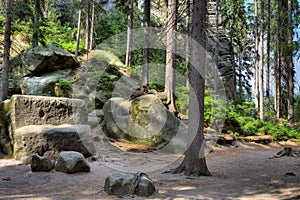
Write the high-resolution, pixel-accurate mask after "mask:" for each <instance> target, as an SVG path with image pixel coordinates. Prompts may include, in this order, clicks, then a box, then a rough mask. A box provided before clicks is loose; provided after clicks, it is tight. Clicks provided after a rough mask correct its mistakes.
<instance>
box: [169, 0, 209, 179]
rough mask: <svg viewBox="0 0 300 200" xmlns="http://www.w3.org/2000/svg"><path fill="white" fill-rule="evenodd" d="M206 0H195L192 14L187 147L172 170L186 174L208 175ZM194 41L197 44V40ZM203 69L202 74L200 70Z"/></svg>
mask: <svg viewBox="0 0 300 200" xmlns="http://www.w3.org/2000/svg"><path fill="white" fill-rule="evenodd" d="M206 6H207V0H194V2H193V18H192V27H193V29H192V33H191V35H192V39H194V42H192V44H191V60H192V62H193V63H194V66H191V67H190V73H189V79H190V87H191V90H190V101H189V121H188V140H189V141H188V145H189V146H188V149H187V151H186V152H185V157H184V160H183V161H182V163H181V164H180V166H179V167H177V168H176V169H175V170H174V171H173V173H181V172H184V174H185V175H187V176H200V175H205V176H209V175H211V174H210V172H209V170H208V168H207V165H206V160H205V154H204V125H203V124H204V90H205V77H204V74H205V69H204V68H205V66H206V64H207V63H206V60H205V57H206V55H205V51H204V50H201V49H200V48H199V47H198V46H197V45H199V44H200V45H201V46H202V47H203V48H204V49H206V43H207V38H206V30H207V29H206V28H207V20H206V19H207V7H206ZM196 43H197V44H196ZM200 71H202V74H200V73H199V72H200Z"/></svg>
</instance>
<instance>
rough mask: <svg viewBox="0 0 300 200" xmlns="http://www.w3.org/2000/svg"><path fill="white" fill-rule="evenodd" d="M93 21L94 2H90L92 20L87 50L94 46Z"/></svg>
mask: <svg viewBox="0 0 300 200" xmlns="http://www.w3.org/2000/svg"><path fill="white" fill-rule="evenodd" d="M94 21H95V2H94V0H92V19H91V30H90V38H89V40H90V41H89V50H92V49H93V44H94Z"/></svg>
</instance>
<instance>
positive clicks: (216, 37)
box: [214, 0, 219, 99]
mask: <svg viewBox="0 0 300 200" xmlns="http://www.w3.org/2000/svg"><path fill="white" fill-rule="evenodd" d="M214 55H215V59H214V62H215V65H216V66H215V68H214V92H215V95H214V98H215V99H216V98H217V95H216V94H217V90H218V85H217V83H218V81H217V80H218V66H219V0H216V33H215V53H214Z"/></svg>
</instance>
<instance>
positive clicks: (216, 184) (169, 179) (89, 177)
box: [0, 143, 300, 200]
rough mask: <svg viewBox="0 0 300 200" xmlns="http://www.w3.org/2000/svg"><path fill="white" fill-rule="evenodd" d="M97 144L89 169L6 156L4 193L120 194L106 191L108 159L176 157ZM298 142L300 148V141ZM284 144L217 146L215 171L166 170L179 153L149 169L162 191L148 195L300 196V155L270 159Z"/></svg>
mask: <svg viewBox="0 0 300 200" xmlns="http://www.w3.org/2000/svg"><path fill="white" fill-rule="evenodd" d="M97 146H98V147H99V149H101V152H102V154H101V155H100V154H98V157H99V160H97V161H96V162H92V163H91V172H90V173H78V174H64V173H60V172H55V171H52V172H50V173H44V172H40V173H32V172H30V167H29V166H26V165H21V164H20V163H19V162H18V161H15V160H12V159H8V158H3V157H2V159H0V199H8V200H10V199H18V200H19V199H36V200H37V199H38V200H42V199H45V200H48V199H49V200H50V199H57V200H66V199H70V200H71V199H72V200H73V199H120V198H118V197H112V196H108V195H107V194H106V193H105V192H104V191H103V185H104V181H105V177H106V176H107V175H108V174H110V173H116V172H117V170H115V169H112V168H109V167H107V166H108V165H109V164H112V163H114V164H113V165H112V166H113V167H115V166H121V167H120V168H122V165H123V166H125V168H126V166H127V168H126V169H128V165H129V164H130V163H131V164H132V165H134V166H135V168H132V167H130V169H133V170H139V167H138V166H137V162H138V161H139V159H141V161H140V162H141V165H143V163H142V162H145V160H146V159H145V157H148V160H147V161H148V162H149V163H150V164H149V165H147V166H148V167H151V166H152V167H154V165H157V164H158V163H163V164H162V166H166V165H167V164H168V162H169V161H171V160H172V159H173V158H172V157H170V156H164V155H162V154H157V153H155V151H154V152H148V153H130V152H122V151H120V150H118V149H115V150H112V149H107V147H106V146H105V144H102V146H101V145H100V143H99V144H98V145H97ZM293 148H298V149H299V146H293ZM105 149H106V150H105ZM281 149H282V147H281V146H280V145H278V144H271V145H258V144H252V143H248V144H247V145H241V147H239V148H215V149H214V151H213V152H212V153H210V154H209V155H208V156H207V162H208V166H209V169H210V171H211V172H212V174H213V176H212V177H199V178H193V177H185V176H183V175H172V174H162V172H163V171H165V170H166V169H170V168H172V167H176V166H177V165H178V164H179V163H180V159H179V160H177V161H175V162H173V163H172V162H169V164H170V163H171V165H170V166H168V167H165V168H161V169H159V170H158V171H153V172H149V174H150V176H151V177H152V178H153V180H154V182H155V185H156V188H157V193H155V194H154V195H152V196H151V197H149V198H147V199H177V200H179V199H264V200H265V199H300V178H299V177H300V158H299V157H282V158H275V159H270V158H271V157H273V156H274V155H275V154H276V153H277V152H278V151H279V150H281ZM146 155H147V156H146ZM139 156H140V157H139ZM0 158H1V157H0ZM150 158H151V159H152V161H151V160H150ZM153 163H155V164H153ZM287 172H292V173H294V175H295V176H293V174H292V175H286V173H287ZM133 198H134V199H143V198H138V197H133ZM133 198H132V197H124V198H123V199H133Z"/></svg>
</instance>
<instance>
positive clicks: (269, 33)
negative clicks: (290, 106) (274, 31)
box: [266, 0, 271, 112]
mask: <svg viewBox="0 0 300 200" xmlns="http://www.w3.org/2000/svg"><path fill="white" fill-rule="evenodd" d="M270 43H271V0H268V25H267V68H266V110H267V112H268V111H270V69H271V66H270V63H271V49H270Z"/></svg>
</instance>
